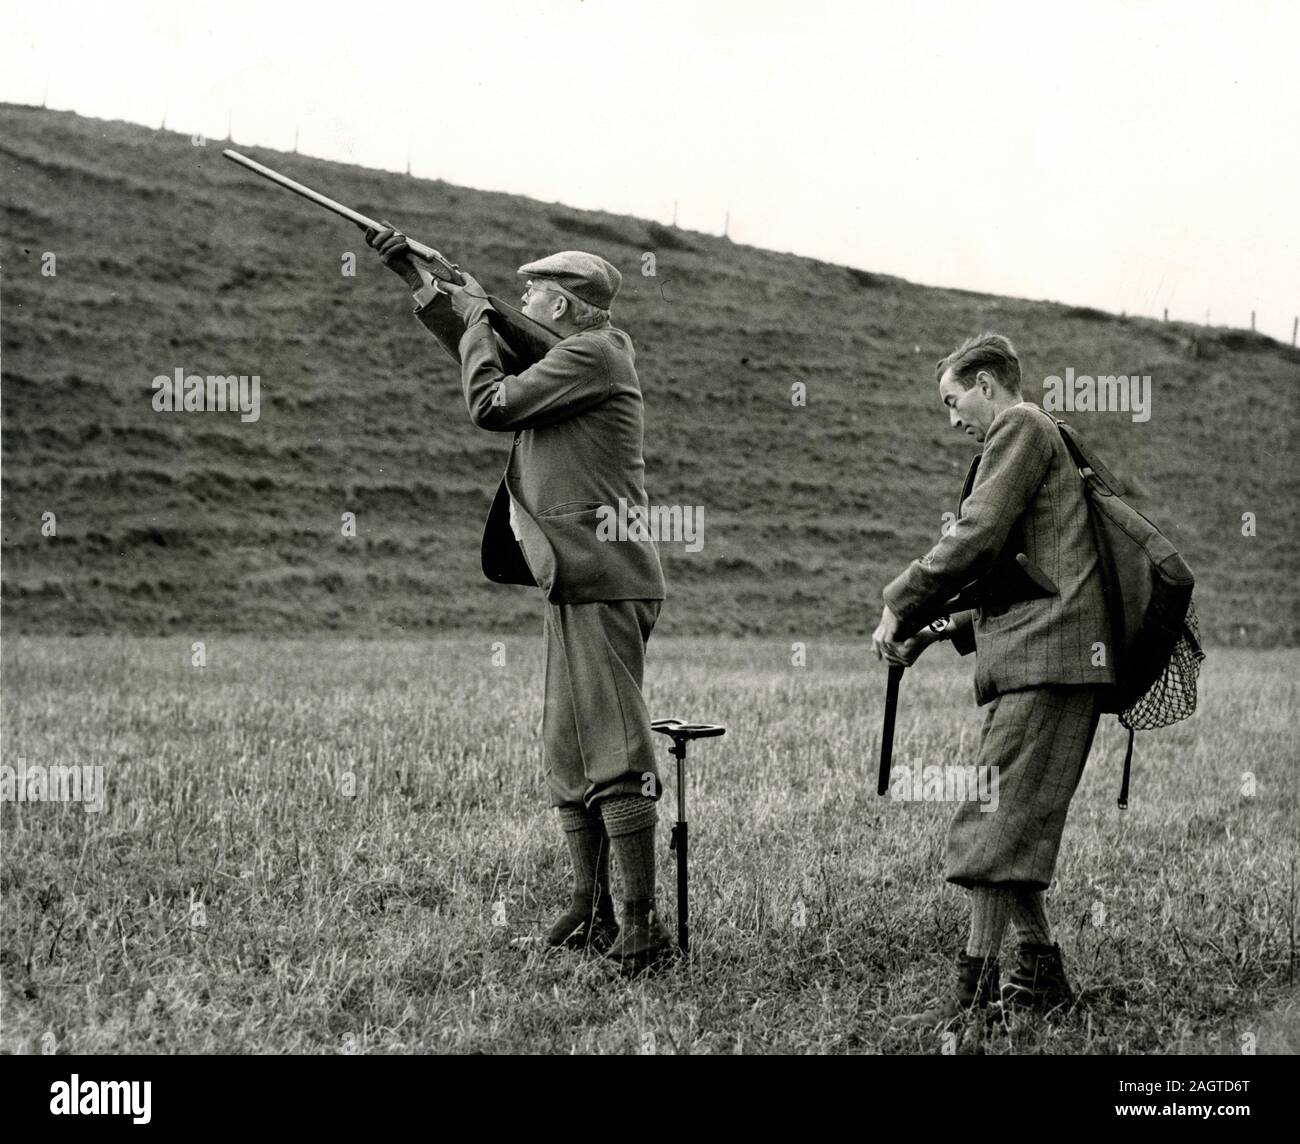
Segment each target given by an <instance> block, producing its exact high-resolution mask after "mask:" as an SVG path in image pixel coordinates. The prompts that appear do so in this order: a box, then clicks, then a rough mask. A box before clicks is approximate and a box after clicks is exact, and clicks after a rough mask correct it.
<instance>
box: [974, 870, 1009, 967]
mask: <svg viewBox="0 0 1300 1144" xmlns="http://www.w3.org/2000/svg"><path fill="white" fill-rule="evenodd" d="M1010 909H1011V895H1010V894H1009V893H1008V892H1007V891H1006V890H999V889H997V888H995V887H993V886H972V887H971V889H970V940H969V941H968V942H967V943H966V954H967V956H968V957H981V958H985V959H988V958H992V957H997V955H998V951H999V950H1000V949H1001V948H1002V935H1003V933H1004V932H1005V931H1006V928H1007V915H1008V913H1009V912H1010Z"/></svg>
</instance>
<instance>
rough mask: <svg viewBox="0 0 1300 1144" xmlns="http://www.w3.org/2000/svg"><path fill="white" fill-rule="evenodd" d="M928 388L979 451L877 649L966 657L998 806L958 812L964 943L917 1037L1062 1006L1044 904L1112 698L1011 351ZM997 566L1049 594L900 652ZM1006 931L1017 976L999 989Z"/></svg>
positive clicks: (1059, 464)
mask: <svg viewBox="0 0 1300 1144" xmlns="http://www.w3.org/2000/svg"><path fill="white" fill-rule="evenodd" d="M936 375H937V378H938V382H939V397H940V400H942V401H943V403H944V405H946V406H947V408H948V416H949V420H950V423H951V424H952V426H953V427H954V428H956V429H958V430H960V431H962V432H964V433H967V434H969V435H970V436H972V437H974V438H975V440H976V441H978V442H981V443H983V445H984V451H983V453H982V454H981V455H980V456H978V457H976V458H975V463H974V464H972V466H971V472H970V474H969V475H968V476H967V478H966V487H965V489H964V490H963V499H962V503H961V511H960V515H959V518H958V520H957V523H956V526H955V527H954V528H953V529H952V530H951V532H950V533H949V534H948V535H945V536H944V537H943V538H942V539H941V540H940V541H939V543H938V544H936V545H935V547H934V548H933V549H931V550H930V552H929V553H927V554H926V555H925V556H923V557H921V558H920V559H919V560H915V561H913V562H912V563H911V564H910V565H909V566H908V568H907V569H906V570H905V571H904V572H903V573H902V574H901V575H900V576H898V577H897V578H896V579H895V580H893V581H892V582H891V583H890V584H889V585H888V586H887V587H886V588H885V590H884V599H885V607H884V611H883V614H882V616H881V620H880V625H879V627H878V628H877V629H876V632H875V634H874V636H873V646H874V649H875V651H876V654H877V655H878V656H879V657H880V658H881V659H884V660H886V661H887V662H889V663H894V664H902V665H904V666H906V665H908V664H911V663H912V662H914V661H915V659H916V657H917V656H918V655H920V654H921V652H922V651H924V649H925V648H926V647H927V646H929V644H931V643H933V642H936V641H937V640H940V639H951V640H952V641H953V643H954V644H955V646H956V647H957V650H958V651H959V652H960V653H961V654H962V655H966V654H969V653H970V652H971V651H974V653H975V691H976V699H977V702H978V704H979V705H980V706H983V707H986V712H985V716H984V723H983V730H982V733H981V737H980V744H979V755H978V759H977V760H976V763H977V765H978V766H980V767H996V768H997V771H996V773H997V775H998V783H999V802H998V807H997V810H996V811H995V812H993V813H982V812H981V810H980V806H979V804H978V803H977V802H962V803H960V804H959V805H958V808H957V812H956V814H955V816H954V817H953V820H952V823H951V826H950V827H949V831H948V842H947V860H946V867H947V869H946V877H947V880H948V881H949V882H953V883H955V884H956V885H959V886H962V887H964V888H965V889H966V890H967V891H968V892H969V895H970V904H971V924H970V938H969V941H968V943H967V945H966V949H965V950H964V951H963V952H962V953H960V954H959V955H958V958H957V982H956V989H955V992H954V993H953V994H952V995H950V996H949V997H948V998H947V1000H945V1001H943V1002H942V1003H940V1004H938V1005H936V1006H935V1007H934V1008H932V1009H928V1010H926V1011H925V1012H923V1013H920V1014H915V1015H912V1016H909V1017H906V1018H904V1019H903V1020H902V1022H901V1023H903V1024H909V1025H918V1026H925V1027H943V1026H945V1025H946V1024H948V1023H949V1022H950V1021H952V1020H953V1019H954V1018H956V1017H958V1016H959V1015H960V1014H962V1013H963V1012H965V1011H968V1010H971V1009H979V1010H983V1009H986V1008H987V1006H988V1005H989V1004H990V1003H991V1002H993V1001H996V1000H999V999H1000V1000H1001V1002H1002V1004H1003V1005H1004V1007H1011V1006H1020V1007H1023V1008H1025V1009H1029V1010H1035V1011H1040V1012H1048V1011H1051V1010H1054V1009H1058V1008H1060V1007H1064V1006H1069V1005H1071V1004H1072V1003H1073V1000H1074V998H1073V994H1072V992H1071V990H1070V986H1069V983H1068V981H1067V979H1066V975H1065V970H1064V966H1063V964H1062V959H1061V951H1060V947H1059V946H1057V945H1056V944H1055V943H1054V942H1053V941H1052V936H1051V928H1050V926H1049V924H1048V920H1047V915H1046V912H1045V910H1044V906H1043V891H1044V890H1045V889H1046V888H1047V887H1048V885H1049V884H1050V883H1051V880H1052V873H1053V870H1054V867H1055V865H1056V857H1057V851H1058V849H1059V847H1060V842H1061V834H1062V831H1063V829H1064V826H1065V818H1066V812H1067V811H1068V809H1069V805H1070V800H1071V798H1072V797H1073V795H1074V791H1075V788H1076V787H1077V786H1078V783H1079V779H1080V777H1081V775H1082V773H1083V767H1084V764H1085V762H1086V761H1087V757H1088V752H1089V750H1090V748H1091V746H1092V740H1093V734H1094V732H1095V730H1096V727H1097V720H1098V715H1099V700H1100V696H1101V689H1102V688H1103V687H1104V685H1106V684H1109V683H1113V682H1114V673H1113V670H1112V668H1111V667H1110V666H1108V659H1107V656H1106V648H1107V646H1108V643H1109V639H1110V633H1109V625H1108V621H1107V616H1106V610H1105V607H1104V603H1103V597H1102V582H1101V576H1100V569H1099V565H1098V558H1097V551H1096V546H1095V543H1094V541H1093V538H1092V533H1091V528H1090V524H1089V518H1088V508H1087V504H1086V502H1085V500H1084V496H1083V489H1082V482H1081V480H1080V478H1079V473H1078V470H1077V468H1076V467H1075V465H1074V464H1073V463H1072V461H1071V458H1070V456H1069V453H1068V452H1067V450H1066V447H1065V444H1064V442H1063V441H1062V440H1061V436H1060V433H1059V432H1058V430H1057V428H1056V425H1055V423H1054V422H1053V420H1052V419H1051V418H1050V417H1049V416H1048V415H1047V414H1045V413H1044V412H1043V411H1042V410H1041V409H1039V408H1038V407H1037V406H1035V405H1031V404H1030V403H1028V402H1026V401H1025V400H1024V399H1023V398H1022V396H1021V393H1020V361H1019V358H1018V357H1017V355H1016V351H1015V348H1014V347H1013V346H1012V344H1011V342H1010V341H1008V340H1007V339H1006V338H1004V337H1001V336H1000V335H997V334H982V335H979V336H977V337H974V338H971V339H969V340H968V341H967V342H966V343H965V344H963V345H962V346H961V347H960V348H959V349H957V350H956V351H954V352H953V353H951V354H949V355H948V356H947V357H946V358H944V359H943V360H942V361H940V362H939V363H938V366H937V368H936ZM1008 551H1011V552H1016V551H1019V552H1023V553H1024V554H1025V555H1026V556H1027V557H1028V558H1029V560H1030V561H1031V562H1032V563H1033V564H1034V565H1035V566H1036V567H1037V568H1038V569H1039V570H1041V572H1042V573H1044V574H1045V576H1046V577H1047V578H1048V579H1049V580H1050V581H1051V582H1052V583H1053V584H1055V586H1056V593H1055V594H1053V595H1047V596H1041V597H1039V598H1036V599H1022V600H1019V601H1015V602H1012V603H1009V604H1006V605H1004V606H996V607H986V608H982V609H977V610H976V611H975V612H966V613H963V614H962V615H960V616H957V617H950V618H949V619H948V620H947V621H946V623H942V624H937V625H935V627H933V628H924V629H922V632H921V634H920V635H917V636H915V637H913V638H911V639H908V640H903V641H900V640H899V639H898V638H897V634H898V630H899V625H900V624H905V623H906V622H907V621H908V619H909V617H912V616H914V615H917V614H925V612H926V610H927V609H930V608H933V607H934V606H935V605H936V604H940V605H941V604H942V602H943V601H945V600H948V599H950V598H952V596H953V595H954V594H955V593H956V592H957V590H958V589H959V588H960V587H962V586H963V585H965V584H968V583H969V582H971V581H972V580H974V579H976V578H977V577H979V576H980V575H981V573H984V572H986V571H987V570H988V569H989V568H991V567H993V566H994V565H995V564H997V563H998V562H999V559H1000V558H1002V557H1003V555H1004V553H1006V552H1008ZM1008 920H1010V921H1011V922H1012V923H1013V924H1014V926H1015V928H1016V931H1017V937H1018V939H1019V949H1018V960H1017V965H1016V968H1015V970H1014V971H1013V972H1012V973H1011V975H1010V979H1009V981H1008V982H1007V984H1006V986H1005V987H1003V988H1001V989H999V967H998V954H999V950H1000V947H1001V944H1002V938H1003V932H1004V930H1005V928H1006V924H1007V921H1008Z"/></svg>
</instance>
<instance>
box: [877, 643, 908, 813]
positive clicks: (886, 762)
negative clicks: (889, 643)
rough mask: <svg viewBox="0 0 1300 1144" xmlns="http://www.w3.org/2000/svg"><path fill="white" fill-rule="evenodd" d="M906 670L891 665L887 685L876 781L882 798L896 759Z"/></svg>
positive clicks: (886, 789)
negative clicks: (896, 725)
mask: <svg viewBox="0 0 1300 1144" xmlns="http://www.w3.org/2000/svg"><path fill="white" fill-rule="evenodd" d="M903 671H904V668H901V667H899V666H898V664H896V663H891V664H890V665H889V679H888V680H887V681H886V683H885V725H884V726H883V727H882V728H881V730H880V776H879V778H877V780H876V794H878V795H881V796H882V797H883V796H884V795H885V793H886V792H887V791H888V790H889V767H890V764H891V763H892V761H893V758H894V719H895V717H896V716H897V715H898V685H899V683H901V682H902V679H903Z"/></svg>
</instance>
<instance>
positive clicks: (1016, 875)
mask: <svg viewBox="0 0 1300 1144" xmlns="http://www.w3.org/2000/svg"><path fill="white" fill-rule="evenodd" d="M1099 701H1100V693H1099V691H1098V689H1097V688H1094V687H1074V686H1069V687H1064V686H1053V687H1034V688H1029V689H1027V690H1024V691H1009V692H1006V693H1004V694H1002V695H999V696H998V697H997V698H995V699H994V700H993V701H992V702H991V703H990V704H989V706H988V710H987V713H986V715H985V717H984V728H983V731H982V733H981V735H980V745H979V757H978V759H977V760H976V765H977V766H978V767H996V768H997V771H996V774H997V781H998V792H999V800H998V805H997V809H996V810H995V811H993V812H992V813H983V812H981V810H980V806H979V804H978V803H976V802H963V803H960V804H959V805H958V808H957V813H956V814H955V815H954V816H953V820H952V824H951V825H950V826H949V828H948V847H947V861H946V872H945V876H946V877H947V880H948V881H949V882H955V883H956V884H957V885H959V886H967V887H970V886H1004V887H1006V888H1008V889H1027V890H1043V889H1046V888H1047V886H1048V885H1049V884H1050V882H1051V880H1052V873H1053V870H1054V869H1055V867H1056V855H1057V852H1058V851H1059V850H1060V846H1061V834H1062V832H1063V831H1064V829H1065V816H1066V812H1067V811H1068V810H1069V809H1070V800H1071V799H1072V798H1073V797H1074V792H1075V790H1076V789H1077V787H1078V785H1079V779H1080V778H1081V777H1082V775H1083V768H1084V764H1085V763H1086V762H1087V760H1088V752H1089V751H1090V750H1091V748H1092V740H1093V736H1094V734H1095V733H1096V730H1097V720H1098V718H1099V709H1098V708H1099Z"/></svg>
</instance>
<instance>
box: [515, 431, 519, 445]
mask: <svg viewBox="0 0 1300 1144" xmlns="http://www.w3.org/2000/svg"><path fill="white" fill-rule="evenodd" d="M515 444H516V445H518V444H519V434H518V433H516V434H515Z"/></svg>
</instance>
